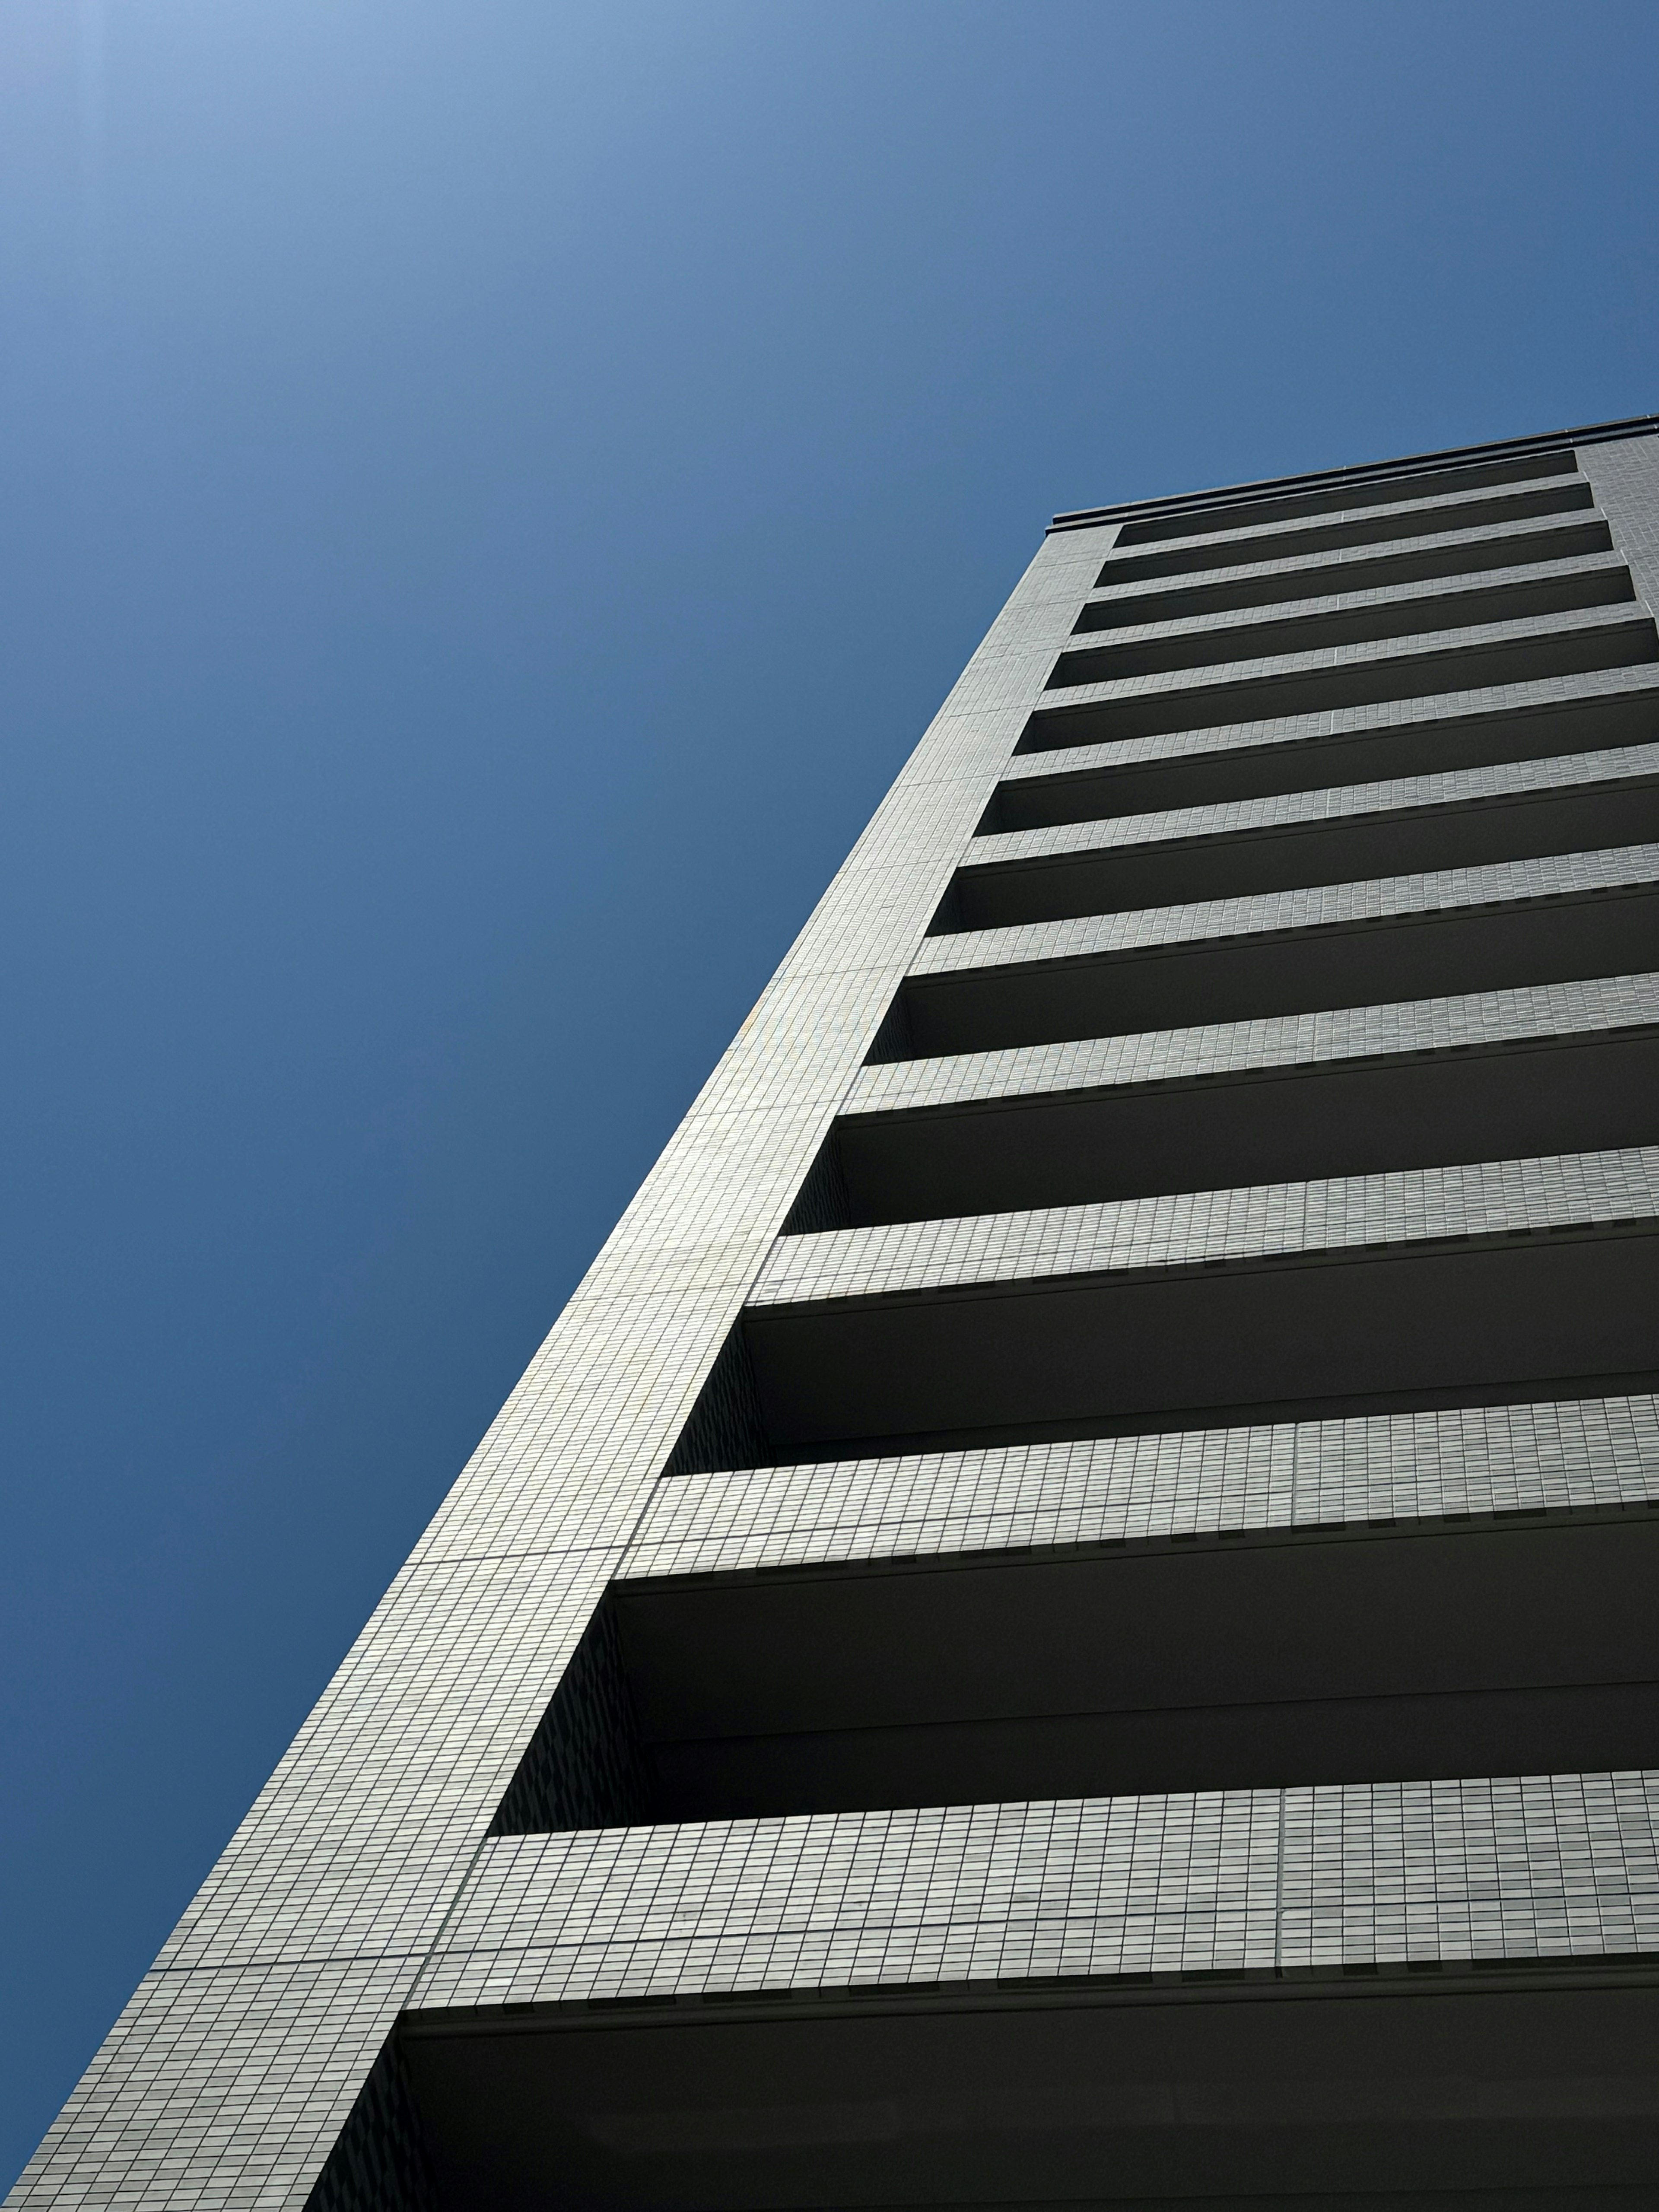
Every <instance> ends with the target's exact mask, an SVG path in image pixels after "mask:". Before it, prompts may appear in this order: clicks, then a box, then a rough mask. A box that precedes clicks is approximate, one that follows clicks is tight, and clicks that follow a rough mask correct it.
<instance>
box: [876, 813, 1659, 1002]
mask: <svg viewBox="0 0 1659 2212" xmlns="http://www.w3.org/2000/svg"><path fill="white" fill-rule="evenodd" d="M1655 881H1659V844H1648V845H1620V846H1613V847H1611V848H1608V849H1607V850H1605V851H1601V852H1595V853H1566V854H1548V855H1546V856H1545V857H1544V858H1542V859H1540V860H1501V861H1494V862H1490V863H1488V864H1486V866H1480V867H1468V868H1437V869H1435V870H1432V871H1431V872H1428V873H1426V874H1422V875H1414V876H1380V877H1375V878H1371V879H1370V880H1369V881H1367V882H1364V883H1353V884H1311V885H1304V886H1299V887H1297V889H1295V890H1286V891H1257V892H1252V893H1250V894H1249V895H1248V896H1243V897H1238V898H1219V899H1200V900H1195V901H1193V902H1190V903H1188V904H1185V905H1181V906H1167V907H1146V908H1139V909H1137V910H1133V911H1131V912H1128V913H1124V914H1105V915H1073V916H1070V917H1067V918H1066V919H1065V920H1062V921H1041V922H1024V923H1019V924H1018V925H1015V926H1014V927H1009V928H1006V929H979V930H963V931H961V932H959V933H957V934H955V935H952V936H939V937H926V938H924V939H922V940H921V944H920V945H918V946H917V948H916V953H915V959H914V960H913V961H912V963H911V964H910V968H909V971H908V973H909V975H910V976H911V977H913V978H916V979H921V978H927V977H934V976H945V975H961V974H963V973H967V972H970V971H972V970H974V969H987V968H1008V967H1024V966H1026V965H1029V964H1031V963H1036V962H1038V961H1051V960H1077V959H1091V958H1100V957H1103V956H1107V955H1109V954H1112V953H1117V952H1130V951H1140V950H1142V949H1144V948H1147V947H1152V946H1156V945H1180V944H1187V943H1193V942H1197V941H1200V940H1202V939H1221V938H1231V937H1242V936H1256V935H1261V934H1263V933H1268V932H1278V931H1281V930H1299V929H1318V928H1328V927H1332V926H1334V925H1340V924H1350V923H1355V922H1367V921H1386V920H1388V919H1389V918H1391V917H1393V916H1395V915H1413V914H1431V913H1435V912H1437V911H1443V910H1445V909H1448V908H1455V907H1476V906H1498V905H1504V904H1507V903H1508V902H1511V901H1516V900H1530V899H1545V898H1564V897H1571V896H1574V895H1576V894H1578V893H1582V892H1586V891H1598V890H1617V889H1621V888H1635V887H1637V886H1639V885H1642V884H1650V883H1653V882H1655Z"/></svg>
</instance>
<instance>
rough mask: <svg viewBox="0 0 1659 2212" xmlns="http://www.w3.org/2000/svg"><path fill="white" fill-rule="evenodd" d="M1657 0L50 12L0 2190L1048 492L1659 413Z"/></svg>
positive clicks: (7, 874)
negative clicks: (1632, 2) (1637, 0)
mask: <svg viewBox="0 0 1659 2212" xmlns="http://www.w3.org/2000/svg"><path fill="white" fill-rule="evenodd" d="M1656 83H1659V11H1656V10H1655V9H1653V8H1652V7H1651V6H1650V5H1638V6H1625V5H1621V4H1619V0H1589V3H1588V4H1580V5H1577V6H1574V7H1568V6H1565V5H1564V4H1563V5H1554V6H1550V7H1536V6H1528V5H1526V4H1524V0H1502V4H1498V5H1492V6H1488V5H1486V4H1472V3H1471V0H1435V4H1432V5H1426V6H1425V5H1416V4H1413V0H1388V4H1384V5H1366V4H1357V0H1351V4H1346V5H1340V6H1333V5H1331V4H1330V0H1316V4H1311V5H1303V4H1275V0H1227V4H1209V0H1157V4H1150V0H1148V3H1147V4H1143V5H1140V6H1139V7H1134V8H1129V7H1123V6H1119V5H1115V4H1111V0H1096V4H1091V5H1085V6H1073V5H1071V4H1068V0H1026V4H1022V5H1012V4H1005V5H998V6H985V5H978V4H973V0H961V4H950V5H940V4H936V0H881V4H877V5H868V4H862V0H830V4H817V0H789V4H783V0H769V4H763V5H728V4H725V3H724V0H700V4H696V5H690V6H686V5H653V4H633V0H605V4H602V5H594V6H589V5H586V4H584V5H578V6H561V5H556V4H550V0H465V4H462V0H441V3H435V0H353V4H351V5H350V6H346V7H343V6H341V5H339V4H338V0H5V5H4V7H3V9H0V717H3V733H4V742H3V746H0V779H3V782H0V908H3V926H4V938H5V955H4V959H3V963H0V996H3V1030H4V1038H5V1044H6V1051H5V1054H4V1068H5V1073H4V1078H3V1084H0V1209H3V1227H4V1246H5V1251H6V1257H7V1265H6V1268H5V1272H4V1283H3V1291H4V1297H5V1311H4V1326H3V1329H0V1358H3V1361H4V1364H5V1369H6V1373H5V1376H4V1384H3V1391H0V1421H3V1450H0V1481H3V1495H0V1638H3V1646H0V1667H3V1679H4V1680H5V1683H6V1686H7V1695H6V1697H5V1699H4V1700H3V1708H0V1729H3V1734H0V1762H3V1764H0V1778H3V1786H0V2009H3V2024H4V2033H5V2047H4V2054H3V2064H0V2085H3V2090H0V2093H3V2099H4V2107H3V2140H0V2173H4V2174H9V2172H11V2171H12V2170H13V2169H14V2168H15V2166H17V2165H19V2164H21V2160H23V2158H24V2157H25V2156H26V2155H27V2152H28V2150H29V2149H30V2148H32V2146H33V2142H34V2140H35V2138H36V2136H38V2134H39V2132H40V2130H41V2129H42V2128H43V2127H44V2125H45V2124H46V2122H47V2121H48V2120H49V2118H51V2116H52V2112H53V2111H54V2110H55V2109H56V2107H57V2106H58V2103H59V2101H60V2100H61V2099H62V2097H63V2096H64V2094H65V2093H66V2092H67V2091H68V2089H69V2088H70V2086H71V2084H72V2082H73V2081H74V2079H75V2076H76V2074H77V2073H78V2071H79V2069H80V2068H81V2066H82V2064H83V2063H85V2061H86V2059H87V2058H88V2056H89V2055H90V2053H91V2051H93V2049H94V2046H95V2045H96V2043H97V2041H98V2039H99V2038H100V2035H101V2033H102V2032H103V2030H104V2029H105V2027H106V2026H107V2024H108V2022H109V2021H110V2020H111V2019H112V2016H113V2015H114V2013H115V2012H116V2010H117V2008H118V2006H119V2005H120V2003H121V2002H123V2000H124V1999H125V1996H127V1994H128V1992H129V1991H130V1990H131V1986H132V1984H133V1983H134V1982H135V1981H136V1979H137V1977H138V1975H139V1973H140V1972H142V1971H143V1967H144V1966H145V1965H146V1963H147V1962H148V1960H149V1957H150V1955H151V1954H152V1953H153V1952H154V1951H155V1948H156V1946H157V1945H158V1943H159V1942H161V1938H162V1936H164V1935H165V1934H166V1932H167V1929H168V1927H169V1926H170V1924H171V1923H172V1922H173V1918H174V1917H175V1916H176V1915H177V1913H178V1912H179V1909H180V1908H181V1907H182V1905H184V1904H185V1900H186V1899H187V1898H188V1896H189V1895H190V1893H191V1890H192V1889H193V1887H195V1885H196V1883H197V1881H198V1880H199V1879H200V1877H201V1876H202V1875H203V1874H204V1872H205V1871H206V1869H207V1868H208V1866H209V1865H210V1863H211V1861H212V1859H213V1857H214V1856H215V1855H216V1852H217V1850H219V1848H220V1846H221V1845H222V1843H223V1841H224V1839H225V1838H226V1837H227V1835H228V1833H229V1832H230V1830H231V1828H232V1827H233V1826H234V1823H235V1821H236V1820H237V1818H238V1817H239V1815H240V1813H241V1812H242V1811H243V1810H244V1808H245V1807H246V1804H247V1802H248V1801H249V1799H250V1798H251V1797H252V1795H253V1793H254V1791H255V1790H257V1789H258V1785H259V1784H260V1783H261V1782H262V1780H263V1779H264V1776H265V1774H266V1773H267V1771H269V1769H270V1765H272V1763H273V1762H274V1760H275V1759H276V1756H277V1754H278V1753H280V1751H281V1750H282V1748H283V1745H284V1744H285V1742H286V1741H287V1740H288V1738H289V1735H291V1733H292V1732H293V1730H294V1729H295V1726H296V1724H297V1723H298V1722H299V1720H300V1718H301V1716H302V1715H303V1713H304V1711H305V1710H306V1708H307V1705H309V1703H310V1702H311V1700H312V1699H313V1697H314V1696H315V1694H316V1693H317V1692H318V1691H319V1688H320V1687H321V1686H322V1684H323V1683H324V1681H325V1680H326V1678H327V1676H328V1674H329V1673H330V1671H331V1668H333V1666H334V1664H335V1663H336V1662H337V1659H338V1658H339V1656H340V1655H341V1653H342V1652H343V1650H344V1648H345V1646H346V1645H347V1644H348V1643H349V1640H350V1638H351V1636H352V1635H353V1633H354V1632H355V1631H356V1628H357V1627H358V1626H359V1625H360V1623H361V1621H362V1619H363V1617H364V1616H365V1615H366V1613H368V1609H369V1607H371V1605H372V1604H373V1602H374V1600H375V1598H376V1597H377V1595H379V1593H380V1590H381V1589H382V1588H383V1586H384V1584H385V1583H386V1580H387V1579H388V1577H390V1575H391V1574H392V1571H393V1570H394V1569H395V1567H396V1566H397V1565H398V1561H399V1560H400V1559H401V1558H402V1556H403V1554H404V1552H405V1551H406V1550H407V1548H408V1547H409V1545H410V1542H411V1541H412V1539H413V1538H414V1536H415V1534H416V1532H417V1530H418V1529H419V1528H420V1527H421V1525H422V1522H423V1521H424V1519H425V1518H426V1516H427V1515H428V1513H429V1511H430V1510H431V1509H432V1507H433V1506H434V1505H435V1503H436V1501H437V1500H438V1498H440V1496H441V1494H442V1492H443V1491H444V1489H445V1488H446V1487H447V1484H448V1482H449V1481H450V1480H451V1479H452V1478H453V1475H454V1474H455V1472H456V1471H457V1469H458V1468H459V1465H460V1463H461V1462H462V1461H463V1460H464V1458H465V1455H466V1454H467V1452H468V1451H469V1450H470V1449H471V1446H472V1444H473V1443H474V1442H475V1441H476V1440H477V1437H478V1435H479V1433H480V1432H481V1431H482V1430H483V1427H484V1425H485V1424H486V1423H487V1422H488V1420H489V1418H490V1416H491V1414H492V1413H493V1412H494V1411H495V1407H496V1405H497V1404H498V1403H499V1401H500V1400H501V1397H502V1396H503V1395H504V1394H505V1393H506V1391H507V1389H508V1388H509V1387H510V1386H511V1384H512V1383H513V1379H514V1378H515V1376H517V1374H518V1372H519V1370H520V1368H521V1367H522V1365H523V1364H524V1362H525V1360H526V1358H527V1357H528V1355H529V1353H530V1352H531V1351H532V1348H533V1346H535V1344H536V1343H537V1341H538V1339H539V1338H540V1336H541V1335H542V1334H543V1333H544V1330H545V1329H546V1328H547V1326H548V1325H549V1323H550V1322H551V1320H552V1318H553V1316H555V1314H556V1312H557V1310H558V1308H559V1306H560V1304H561V1303H562V1300H563V1299H564V1297H566V1295H567V1294H568V1291H569V1290H570V1288H571V1286H572V1285H573V1284H574V1282H575V1281H576V1279H577V1278H578V1277H579V1275H580V1273H581V1271H582V1269H583V1267H585V1265H586V1262H587V1261H588V1260H589V1259H590V1257H591V1256H592V1253H593V1251H594V1249H596V1247H597V1245H598V1244H599V1241H600V1240H601V1238H602V1237H603V1236H604V1234H605V1230H606V1229H607V1227H608V1226H609V1225H610V1223H611V1220H612V1219H613V1218H614V1217H615V1216H616V1214H617V1212H618V1211H619V1210H620V1208H621V1206H623V1203H624V1201H625V1200H626V1199H627V1197H628V1196H629V1193H630V1192H631V1190H632V1188H634V1186H635V1183H636V1182H637V1181H638V1179H639V1177H640V1176H641V1174H642V1173H643V1172H644V1170H645V1169H646V1168H647V1165H648V1164H649V1163H650V1161H651V1159H652V1158H653V1156H654V1154H655V1152H656V1151H657V1149H658V1148H659V1146H660V1144H661V1143H662V1141H663V1139H665V1136H666V1135H667V1133H668V1132H669V1130H670V1129H671V1127H672V1126H673V1124H674V1122H675V1121H676V1120H677V1119H678V1116H679V1115H680V1113H681V1112H682V1110H683V1109H684V1106H685V1104H686V1103H687V1102H688V1100H689V1099H690V1097H691V1096H692V1094H693V1092H694V1091H695V1090H696V1087H697V1085H698V1084H699V1083H700V1081H701V1080H702V1077H703V1075H704V1074H705V1073H706V1072H707V1070H708V1067H709V1066H710V1064H711V1063H712V1062H713V1060H714V1058H715V1057H716V1055H717V1054H718V1053H719V1051H720V1048H721V1047H722V1046H723V1045H724V1043H725V1042H726V1038H727V1036H729V1034H730V1033H731V1031H732V1030H733V1029H734V1028H735V1026H736V1024H737V1023H738V1021H739V1020H740V1019H741V1018H742V1016H743V1014H744V1012H745V1010H746V1008H747V1007H748V1006H749V1004H750V1001H751V1000H752V999H753V998H754V996H755V994H756V993H757V991H758V989H759V988H760V986H761V985H762V983H763V981H764V980H765V978H766V976H767V975H768V974H769V972H770V970H771V969H772V968H773V966H774V965H775V963H776V961H777V959H778V957H780V955H781V952H782V951H783V949H784V947H785V946H786V945H787V942H788V941H789V939H790V938H791V936H792V935H793V932H794V931H795V929H796V928H797V927H798V926H799V923H800V921H802V919H803V918H804V916H805V914H806V912H807V910H808V908H810V907H811V903H812V902H813V900H814V899H815V898H816V896H817V893H818V891H819V890H821V888H822V887H823V883H824V882H825V880H826V879H827V878H828V877H829V874H830V872H831V871H832V870H833V868H834V866H835V865H836V862H837V860H839V858H840V857H841V855H842V852H843V851H844V849H845V848H846V847H847V845H848V843H849V842H851V839H852V837H853V836H854V834H855V832H856V830H857V829H858V828H859V827H860V823H862V822H863V820H864V818H865V817H866V815H867V814H868V813H869V811H870V810H871V808H872V806H873V805H874V803H875V801H876V799H878V797H879V795H880V793H881V792H882V790H883V789H884V787H885V785H886V784H887V782H888V781H889V780H890V778H891V776H892V775H893V774H894V772H895V770H896V769H897V767H898V765H899V763H900V762H901V760H902V758H903V757H904V755H905V754H906V752H907V751H908V749H909V747H910V745H911V744H913V743H914V741H915V738H916V736H917V735H918V734H919V732H920V731H921V727H922V726H923V725H924V724H925V723H926V721H927V718H928V716H929V714H930V713H931V712H932V710H933V707H934V706H935V705H936V704H937V702H938V701H939V698H940V696H942V694H943V693H944V691H945V690H946V688H947V687H948V685H949V684H950V682H951V678H952V677H953V676H954V674H955V672H956V671H957V668H958V667H959V665H960V664H961V663H962V661H963V659H964V658H965V657H966V655H967V653H968V652H969V649H970V648H971V647H972V645H973V644H974V642H975V640H976V639H977V637H978V636H979V635H980V633H981V631H982V629H984V627H985V625H986V623H987V621H988V620H989V618H990V617H991V615H992V614H993V613H994V611H995V609H996V607H997V606H998V605H999V604H1000V601H1001V599H1002V598H1003V597H1004V596H1005V595H1006V592H1007V590H1008V589H1009V588H1010V586H1012V583H1013V581H1014V580H1015V578H1016V576H1017V575H1018V572H1019V570H1020V568H1022V567H1023V565H1024V562H1025V560H1026V558H1027V557H1028V556H1029V553H1030V550H1031V548H1032V547H1033V545H1034V544H1035V543H1036V538H1037V537H1038V535H1039V533H1040V531H1041V528H1042V524H1043V522H1044V520H1046V519H1047V516H1048V513H1050V512H1051V511H1052V510H1053V509H1054V508H1055V507H1069V506H1079V505H1087V504H1090V503H1093V502H1097V501H1107V500H1115V499H1121V498H1127V497H1133V496H1135V495H1142V494H1152V493H1159V492H1166V491H1175V490H1180V489H1188V488H1190V487H1194V486H1197V485H1201V484H1206V483H1217V482H1231V481H1236V480H1239V479H1243V478H1248V477H1256V476H1261V475H1268V474H1274V473H1278V472H1280V471H1292V470H1297V469H1304V468H1316V467H1320V466H1323V465H1330V464H1337V463H1342V462H1349V461H1360V460H1365V459H1375V458H1378V457H1381V456H1383V455H1385V454H1390V453H1401V452H1412V451H1414V450H1420V449H1423V448H1425V447H1437V446H1441V445H1446V444H1454V443H1460V442H1464V441H1477V440H1481V439H1486V438H1495V437H1501V436H1504V435H1510V434H1513V433H1521V432H1526V431H1530V430H1538V429H1545V428H1554V427H1558V426H1559V425H1563V424H1568V423H1572V422H1589V421H1595V420H1597V419H1601V418H1605V417H1609V416H1620V415H1626V414H1633V413H1638V412H1644V411H1647V410H1654V409H1656V408H1659V364H1656V345H1655V340H1656V334H1659V287H1656V276H1659V267H1656V239H1659V174H1656V171H1659V133H1656V131H1655V128H1654V123H1653V88H1654V86H1655V84H1656Z"/></svg>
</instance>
